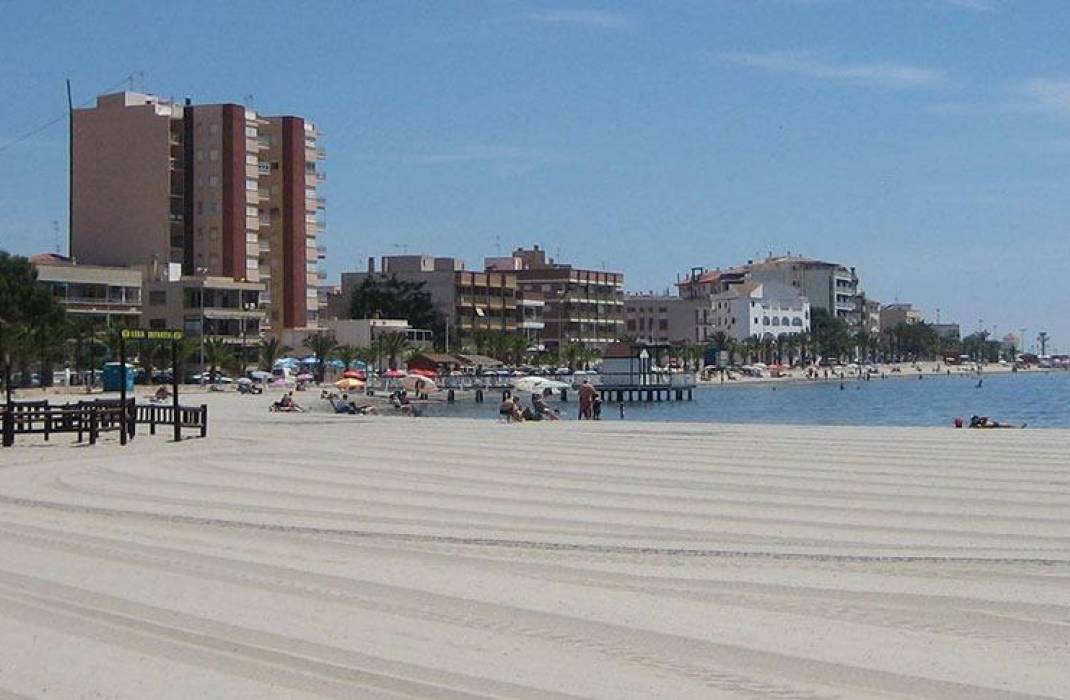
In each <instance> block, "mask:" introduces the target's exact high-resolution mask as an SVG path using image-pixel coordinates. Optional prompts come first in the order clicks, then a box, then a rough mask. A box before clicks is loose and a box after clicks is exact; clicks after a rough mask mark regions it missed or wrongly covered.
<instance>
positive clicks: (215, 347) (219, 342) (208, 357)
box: [201, 338, 234, 382]
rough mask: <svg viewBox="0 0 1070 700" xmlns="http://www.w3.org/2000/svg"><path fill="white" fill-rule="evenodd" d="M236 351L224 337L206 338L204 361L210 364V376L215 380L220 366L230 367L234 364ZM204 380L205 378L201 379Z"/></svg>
mask: <svg viewBox="0 0 1070 700" xmlns="http://www.w3.org/2000/svg"><path fill="white" fill-rule="evenodd" d="M233 361H234V352H233V350H231V348H230V346H229V345H227V343H226V341H225V340H223V339H222V338H206V339H205V340H204V363H205V364H206V365H208V376H209V377H210V378H212V379H213V380H214V378H215V376H216V372H217V371H218V370H219V368H220V367H229V366H230V365H231V364H233ZM201 381H202V382H204V381H205V380H204V378H202V379H201Z"/></svg>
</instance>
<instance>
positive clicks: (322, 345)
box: [305, 332, 338, 384]
mask: <svg viewBox="0 0 1070 700" xmlns="http://www.w3.org/2000/svg"><path fill="white" fill-rule="evenodd" d="M305 346H306V347H307V348H308V349H309V350H311V351H312V355H313V356H314V357H315V358H316V381H317V382H319V383H320V384H322V383H323V378H324V376H326V373H327V359H328V358H329V357H330V356H331V353H332V352H334V350H335V348H337V347H338V341H337V340H335V339H334V334H333V333H325V332H321V333H313V334H311V335H309V336H308V337H307V338H305Z"/></svg>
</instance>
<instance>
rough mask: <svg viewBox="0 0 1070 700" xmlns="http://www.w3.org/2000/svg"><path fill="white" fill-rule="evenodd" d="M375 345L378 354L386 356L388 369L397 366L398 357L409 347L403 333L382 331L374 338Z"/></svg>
mask: <svg viewBox="0 0 1070 700" xmlns="http://www.w3.org/2000/svg"><path fill="white" fill-rule="evenodd" d="M376 345H377V346H378V349H379V356H380V357H385V358H387V366H388V367H389V368H390V369H397V368H398V357H399V356H400V355H404V354H405V353H406V352H407V351H408V350H409V348H410V347H411V346H410V344H409V339H408V338H407V337H405V334H404V333H383V334H382V335H380V336H379V337H378V338H377V339H376Z"/></svg>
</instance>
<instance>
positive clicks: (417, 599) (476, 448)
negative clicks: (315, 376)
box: [0, 395, 1070, 699]
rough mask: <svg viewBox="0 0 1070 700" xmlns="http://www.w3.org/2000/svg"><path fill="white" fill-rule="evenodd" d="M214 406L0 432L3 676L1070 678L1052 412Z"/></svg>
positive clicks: (698, 685)
mask: <svg viewBox="0 0 1070 700" xmlns="http://www.w3.org/2000/svg"><path fill="white" fill-rule="evenodd" d="M211 402H212V404H211V405H212V426H211V436H210V437H209V438H208V439H207V440H189V441H186V442H184V443H183V444H180V445H175V444H172V443H169V442H167V441H166V438H165V437H163V436H162V435H158V436H156V437H154V438H150V437H148V436H139V437H138V438H137V439H136V440H135V441H134V442H133V443H132V444H131V445H130V446H129V447H126V448H121V447H119V446H118V445H117V444H116V443H115V440H114V437H109V438H108V439H107V441H106V442H105V444H101V445H97V446H96V447H73V446H72V445H71V444H70V442H69V441H68V440H67V439H66V438H65V437H64V438H62V439H58V440H56V439H54V440H53V442H52V444H50V445H48V446H45V445H44V444H43V443H35V444H34V445H33V446H30V445H24V446H19V447H17V448H16V449H14V450H6V451H3V452H0V698H7V697H9V696H10V697H47V698H83V697H89V698H98V697H101V698H183V699H185V698H195V697H197V698H200V697H208V698H228V699H235V698H269V697H284V698H305V697H336V698H375V697H389V698H396V697H418V698H425V697H426V698H465V697H511V698H543V697H546V698H554V697H602V698H719V697H729V698H735V697H745V698H764V697H772V698H781V699H783V698H833V697H839V698H866V697H929V698H971V699H983V698H1017V697H1021V698H1024V697H1068V696H1070V432H1066V431H1046V430H1045V431H1040V430H1036V431H1032V430H1025V431H969V430H958V431H956V430H952V429H893V428H880V429H858V428H825V427H783V426H777V427H763V426H734V425H733V426H728V425H694V424H689V425H680V424H651V423H646V424H643V423H630V422H621V421H616V420H609V421H604V422H602V423H586V424H581V423H577V422H566V423H557V424H554V423H542V424H529V425H504V424H500V423H496V422H493V421H463V420H452V419H422V420H409V419H401V418H393V417H380V418H352V417H346V416H330V415H325V414H315V413H310V414H305V415H268V414H267V413H266V412H265V411H264V406H265V405H266V403H267V400H266V399H264V398H263V397H256V398H239V397H236V396H232V395H226V396H213V397H212V399H211Z"/></svg>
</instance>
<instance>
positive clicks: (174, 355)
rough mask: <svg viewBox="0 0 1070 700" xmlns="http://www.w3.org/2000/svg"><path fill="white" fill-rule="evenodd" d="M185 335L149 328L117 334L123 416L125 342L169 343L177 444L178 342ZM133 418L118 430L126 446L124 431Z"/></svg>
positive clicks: (121, 440)
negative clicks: (148, 341) (149, 341)
mask: <svg viewBox="0 0 1070 700" xmlns="http://www.w3.org/2000/svg"><path fill="white" fill-rule="evenodd" d="M184 337H185V334H184V333H183V332H182V331H180V330H172V329H162V328H161V329H151V328H123V329H122V330H121V331H120V332H119V367H120V369H121V370H122V380H121V381H120V382H119V402H120V403H121V404H122V406H123V415H124V416H126V408H127V406H126V341H128V340H162V341H168V342H170V343H171V402H172V403H171V405H172V407H173V410H174V412H175V415H174V424H175V442H179V441H180V440H181V439H182V423H181V421H180V420H179V415H178V411H179V409H178V374H179V371H180V369H179V366H178V341H180V340H182V338H184ZM149 381H150V382H151V381H152V377H149ZM132 419H133V417H132V416H131V417H129V418H126V419H124V421H123V425H122V429H121V430H120V433H119V434H120V438H119V441H120V442H121V443H122V444H123V445H125V444H126V435H127V433H126V431H127V427H128V426H127V420H132Z"/></svg>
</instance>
